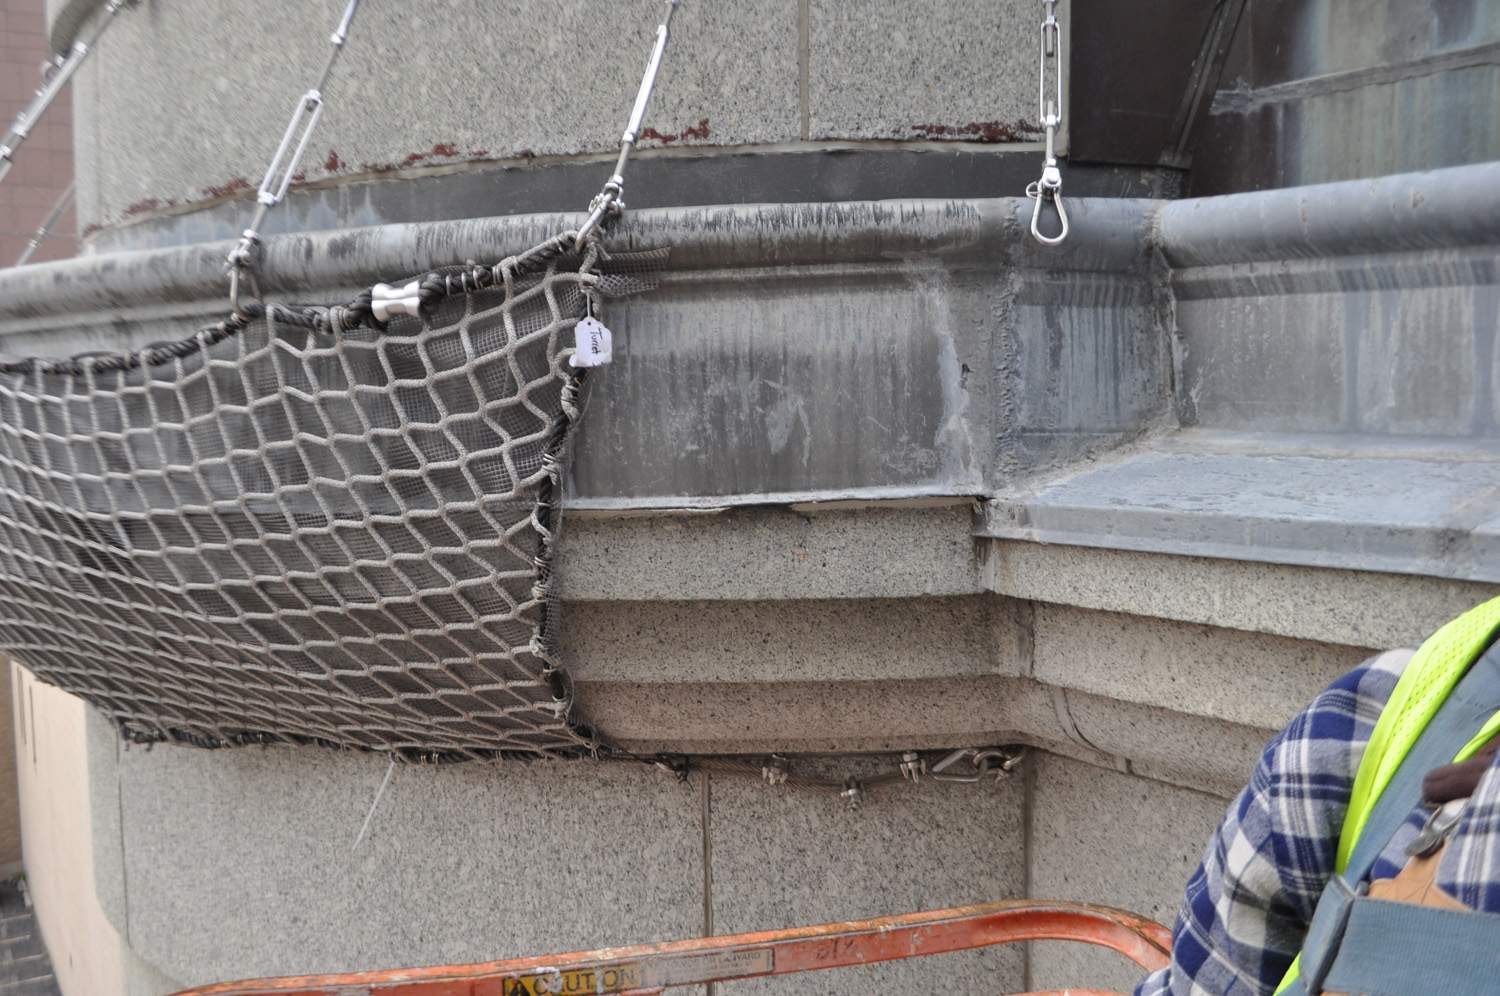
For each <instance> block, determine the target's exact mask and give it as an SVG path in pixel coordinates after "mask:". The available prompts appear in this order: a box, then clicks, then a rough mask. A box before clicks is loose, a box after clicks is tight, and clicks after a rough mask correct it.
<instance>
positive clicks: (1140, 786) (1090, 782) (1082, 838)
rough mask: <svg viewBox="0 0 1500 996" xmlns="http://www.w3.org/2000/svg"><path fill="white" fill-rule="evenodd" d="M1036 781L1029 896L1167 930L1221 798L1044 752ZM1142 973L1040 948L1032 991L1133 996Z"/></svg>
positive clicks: (1059, 948)
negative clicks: (1116, 911)
mask: <svg viewBox="0 0 1500 996" xmlns="http://www.w3.org/2000/svg"><path fill="white" fill-rule="evenodd" d="M1032 777H1033V778H1034V780H1035V781H1034V784H1035V786H1036V787H1035V798H1034V801H1033V803H1032V811H1031V845H1032V852H1031V853H1032V855H1033V860H1032V865H1031V891H1032V894H1033V895H1037V896H1047V897H1049V898H1056V899H1073V900H1079V901H1087V902H1092V903H1102V904H1104V905H1106V906H1117V907H1120V908H1122V909H1128V910H1133V911H1135V912H1137V913H1143V914H1145V915H1146V916H1149V917H1151V918H1152V919H1154V920H1157V921H1158V922H1160V923H1165V924H1170V923H1171V922H1172V920H1173V917H1174V916H1175V915H1176V912H1177V906H1178V904H1179V903H1180V902H1181V899H1182V887H1183V885H1184V884H1185V883H1186V882H1187V877H1188V875H1189V874H1190V873H1191V872H1192V870H1193V868H1194V867H1196V866H1197V864H1198V862H1199V860H1200V859H1201V858H1202V856H1203V848H1204V845H1205V844H1206V843H1207V842H1208V835H1209V833H1210V832H1211V831H1212V830H1213V828H1214V826H1215V825H1217V823H1218V822H1219V820H1220V819H1222V818H1223V815H1224V810H1225V806H1226V802H1225V800H1223V799H1220V798H1216V797H1214V796H1210V795H1204V794H1201V793H1198V792H1192V791H1188V790H1185V789H1180V788H1173V787H1170V786H1165V785H1161V784H1159V783H1154V782H1151V781H1148V780H1145V779H1141V778H1132V777H1130V776H1128V775H1122V774H1118V773H1116V772H1112V771H1105V770H1102V769H1100V768H1096V767H1092V766H1089V765H1084V764H1079V763H1078V762H1076V761H1070V760H1067V759H1065V758H1059V757H1054V756H1050V755H1046V754H1043V755H1040V756H1039V757H1038V758H1037V759H1036V770H1035V772H1034V773H1033V775H1032ZM1142 974H1143V973H1142V972H1141V971H1140V970H1139V969H1137V968H1136V967H1135V966H1133V965H1131V964H1130V962H1128V961H1126V960H1124V959H1122V958H1121V957H1120V956H1119V955H1116V954H1114V953H1113V952H1109V951H1100V950H1093V949H1089V948H1087V947H1085V946H1083V945H1071V944H1069V945H1063V944H1051V943H1039V944H1033V945H1032V950H1031V973H1030V976H1029V979H1028V983H1029V986H1030V987H1031V988H1033V989H1050V988H1061V987H1064V986H1096V987H1100V988H1106V989H1117V990H1123V991H1125V992H1129V991H1130V990H1131V989H1132V988H1133V987H1134V986H1135V984H1136V983H1137V982H1139V981H1140V978H1141V976H1142Z"/></svg>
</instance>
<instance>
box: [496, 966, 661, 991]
mask: <svg viewBox="0 0 1500 996" xmlns="http://www.w3.org/2000/svg"><path fill="white" fill-rule="evenodd" d="M642 978H643V975H642V972H641V964H640V962H634V961H632V962H626V963H624V964H622V965H603V966H599V967H595V968H563V969H542V970H541V971H537V972H531V973H528V974H526V975H521V976H517V977H515V978H511V979H506V980H505V981H504V983H502V984H501V987H500V991H501V992H502V993H503V994H504V996H595V994H598V993H618V992H623V991H625V990H627V989H640V988H641V986H642V982H641V980H642Z"/></svg>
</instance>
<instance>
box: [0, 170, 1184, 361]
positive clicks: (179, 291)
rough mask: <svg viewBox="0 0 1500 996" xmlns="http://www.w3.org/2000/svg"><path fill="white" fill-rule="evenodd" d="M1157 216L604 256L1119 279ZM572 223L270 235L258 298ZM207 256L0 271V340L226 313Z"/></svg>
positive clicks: (1137, 211) (818, 207) (220, 275)
mask: <svg viewBox="0 0 1500 996" xmlns="http://www.w3.org/2000/svg"><path fill="white" fill-rule="evenodd" d="M1155 203H1156V202H1154V201H1147V200H1134V199H1116V198H1094V199H1090V198H1078V199H1075V200H1071V201H1069V203H1068V214H1069V219H1070V221H1071V222H1072V226H1073V234H1072V237H1071V238H1070V240H1069V242H1068V243H1067V244H1066V245H1064V246H1063V247H1061V248H1059V249H1053V250H1049V249H1047V248H1045V247H1042V246H1038V245H1037V244H1036V243H1035V242H1034V241H1032V239H1031V238H1030V237H1029V236H1027V235H1026V234H1025V230H1024V226H1025V224H1026V223H1027V222H1028V220H1029V217H1030V214H1029V212H1030V208H1031V202H1030V201H1029V200H1027V199H1026V198H1023V197H1006V198H992V199H977V200H946V201H944V200H890V201H853V202H840V203H828V204H816V203H814V204H748V205H733V206H714V207H687V208H656V209H651V210H645V211H636V212H630V213H629V214H627V215H626V217H625V218H624V219H623V221H622V222H621V223H620V224H619V225H618V226H617V227H616V228H615V229H614V230H613V231H612V232H611V233H610V235H609V237H608V239H607V245H608V247H609V248H613V249H619V250H624V249H634V248H649V247H656V246H670V247H672V249H673V261H672V262H671V263H669V264H668V268H669V269H680V270H689V269H690V270H699V271H701V270H706V269H715V268H724V269H734V268H750V267H759V268H770V267H792V266H807V265H815V264H829V263H839V264H847V263H863V262H869V263H879V262H888V261H893V260H901V259H908V258H915V257H929V258H944V259H948V260H953V261H968V262H972V264H973V265H975V266H982V267H1002V266H1013V267H1030V268H1038V269H1048V270H1057V271H1082V272H1117V271H1120V270H1128V269H1138V268H1141V267H1142V266H1143V265H1144V263H1145V261H1146V245H1147V235H1148V230H1149V223H1150V211H1151V208H1152V206H1153V205H1154V204H1155ZM582 220H583V216H582V214H577V213H555V214H533V215H510V216H504V217H497V218H483V219H470V220H462V221H444V222H427V223H420V224H403V225H378V226H370V227H365V228H353V229H339V230H333V231H321V232H309V233H300V234H295V235H282V236H275V237H272V238H268V239H267V240H266V241H265V255H264V258H263V261H262V264H261V267H260V282H261V286H262V288H263V290H264V291H265V292H266V294H267V296H268V298H271V299H275V298H277V297H279V296H283V295H288V294H292V295H306V294H315V295H317V296H318V297H319V298H323V297H326V296H327V295H328V292H329V288H340V287H358V286H361V285H368V284H369V283H371V282H373V281H376V280H386V281H388V280H393V279H396V278H398V277H401V276H405V275H407V274H412V273H420V272H423V271H425V270H428V269H431V268H433V267H437V266H445V265H450V264H455V263H463V262H464V261H465V260H469V259H474V260H479V261H498V260H500V259H502V258H504V257H505V256H508V255H511V254H514V253H518V252H522V251H524V250H526V249H529V248H530V247H532V246H534V245H537V244H538V243H540V242H542V241H544V240H546V239H548V238H551V237H552V236H554V235H556V234H557V233H558V232H561V231H566V230H568V229H571V228H576V227H577V226H578V225H579V223H580V222H581V221H582ZM233 247H234V246H233V243H230V242H217V243H204V244H199V245H193V246H185V247H175V248H168V249H156V250H146V251H136V252H118V253H108V254H103V255H98V256H81V257H77V258H74V259H68V260H61V261H58V262H55V263H47V264H42V265H38V266H26V267H18V268H12V269H8V270H0V335H3V334H4V333H5V331H7V327H8V326H9V327H15V326H17V325H22V324H24V323H25V322H26V320H28V319H38V318H46V317H50V316H63V315H77V316H79V317H80V318H85V317H86V316H88V315H89V313H90V312H100V311H109V312H117V311H127V312H128V311H132V310H143V309H152V308H162V307H170V306H172V305H178V306H181V305H188V304H199V303H202V302H206V301H207V302H214V301H218V300H224V301H225V302H226V306H227V289H226V288H227V283H226V280H225V276H224V258H225V255H226V254H227V253H228V252H229V250H230V249H232V248H233Z"/></svg>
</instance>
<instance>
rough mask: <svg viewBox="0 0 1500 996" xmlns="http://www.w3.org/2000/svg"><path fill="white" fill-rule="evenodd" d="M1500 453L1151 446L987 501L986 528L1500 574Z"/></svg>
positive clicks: (1317, 562) (1156, 547)
mask: <svg viewBox="0 0 1500 996" xmlns="http://www.w3.org/2000/svg"><path fill="white" fill-rule="evenodd" d="M1497 520H1500V460H1497V459H1495V458H1494V455H1493V454H1490V455H1489V457H1488V458H1485V457H1484V456H1483V455H1475V456H1474V457H1473V458H1471V459H1466V460H1465V459H1448V460H1440V459H1421V458H1409V457H1408V458H1402V457H1394V456H1389V455H1387V456H1369V457H1357V456H1300V455H1298V456H1293V455H1279V454H1274V453H1267V454H1253V453H1234V452H1191V451H1175V452H1172V451H1163V450H1156V449H1152V450H1147V451H1145V452H1142V453H1138V454H1135V455H1133V456H1130V457H1128V458H1125V459H1123V460H1121V461H1118V462H1115V463H1112V464H1110V465H1108V466H1104V467H1100V468H1097V469H1093V470H1088V471H1085V472H1083V473H1081V474H1078V475H1076V476H1074V477H1070V478H1068V479H1066V480H1062V481H1058V482H1056V483H1053V484H1049V485H1044V486H1042V487H1040V488H1038V489H1037V490H1036V491H1035V492H1034V493H1031V494H1025V495H1014V496H1002V497H1000V498H998V499H996V500H995V501H993V502H991V503H989V504H988V506H987V508H986V512H985V517H984V525H983V527H982V530H981V531H982V532H983V533H984V534H985V535H988V536H994V537H998V538H1002V539H1025V540H1032V541H1036V542H1042V543H1069V544H1075V545H1082V546H1099V547H1109V548H1113V549H1121V550H1144V551H1150V552H1154V553H1174V554H1182V555H1187V556H1197V557H1216V558H1227V559H1233V560H1260V561H1270V562H1273V563H1282V564H1299V565H1304V566H1309V567H1339V568H1353V569H1357V570H1365V571H1386V572H1389V573H1394V574H1431V575H1436V576H1440V577H1452V578H1461V579H1466V580H1473V581H1495V582H1500V543H1497V542H1496V540H1497V538H1500V534H1497V532H1496V529H1495V525H1496V522H1497Z"/></svg>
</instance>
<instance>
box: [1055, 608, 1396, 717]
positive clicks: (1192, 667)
mask: <svg viewBox="0 0 1500 996" xmlns="http://www.w3.org/2000/svg"><path fill="white" fill-rule="evenodd" d="M1032 640H1033V645H1034V647H1035V657H1034V663H1033V670H1032V673H1033V675H1034V676H1035V677H1036V678H1037V679H1039V680H1040V681H1043V682H1045V683H1047V684H1049V685H1057V686H1061V687H1064V688H1070V689H1075V688H1076V689H1078V690H1079V691H1082V692H1087V693H1089V694H1092V695H1095V696H1098V697H1101V698H1105V699H1112V700H1116V701H1120V702H1135V703H1139V704H1142V705H1153V706H1166V707H1169V708H1171V709H1172V710H1173V711H1174V712H1178V713H1187V714H1189V715H1194V716H1205V717H1211V718H1215V719H1219V720H1227V721H1229V722H1233V723H1239V724H1242V725H1245V726H1256V727H1259V728H1261V729H1276V728H1278V727H1280V726H1281V725H1282V724H1284V723H1285V722H1286V721H1287V720H1288V719H1289V718H1291V717H1290V715H1289V704H1291V703H1298V702H1306V701H1308V700H1310V699H1311V698H1312V697H1313V696H1314V695H1316V694H1317V693H1318V692H1320V691H1322V690H1323V689H1324V688H1325V687H1327V685H1328V684H1329V683H1330V682H1331V681H1333V680H1334V679H1335V678H1337V677H1339V675H1341V674H1343V673H1345V672H1346V671H1348V670H1349V669H1351V668H1353V667H1355V666H1356V665H1358V664H1359V663H1360V662H1361V661H1362V660H1364V659H1365V658H1367V657H1370V656H1372V655H1373V653H1374V652H1373V651H1369V650H1364V649H1361V648H1358V647H1340V646H1334V645H1331V644H1327V643H1318V642H1314V641H1309V640H1292V639H1288V638H1285V637H1275V636H1267V635H1265V634H1263V633H1246V632H1235V631H1233V630H1227V631H1226V630H1223V629H1219V628H1216V627H1211V626H1193V625H1188V624H1185V623H1176V622H1164V621H1159V620H1155V619H1143V618H1140V617H1139V616H1123V615H1114V614H1108V613H1100V612H1089V611H1086V610H1083V609H1077V608H1073V607H1070V606H1058V605H1040V606H1038V607H1037V609H1036V615H1035V623H1034V630H1033V634H1032Z"/></svg>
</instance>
